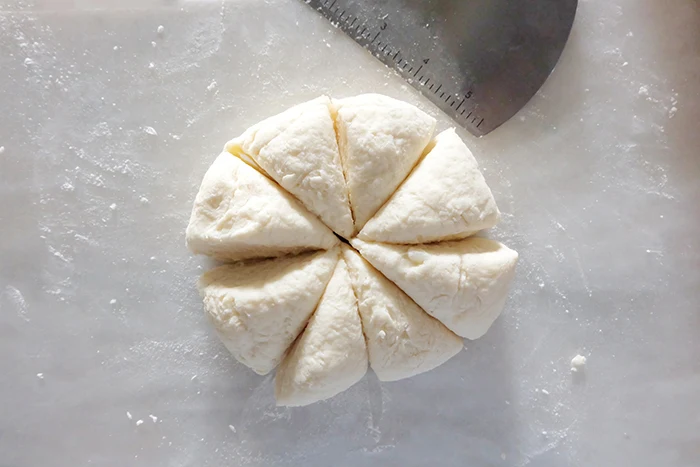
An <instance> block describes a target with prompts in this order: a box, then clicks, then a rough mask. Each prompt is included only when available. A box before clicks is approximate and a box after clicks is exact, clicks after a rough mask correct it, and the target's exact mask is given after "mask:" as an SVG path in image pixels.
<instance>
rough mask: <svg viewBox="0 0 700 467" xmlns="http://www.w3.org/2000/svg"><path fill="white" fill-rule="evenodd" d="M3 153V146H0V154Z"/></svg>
mask: <svg viewBox="0 0 700 467" xmlns="http://www.w3.org/2000/svg"><path fill="white" fill-rule="evenodd" d="M3 152H5V146H0V154H2V153H3Z"/></svg>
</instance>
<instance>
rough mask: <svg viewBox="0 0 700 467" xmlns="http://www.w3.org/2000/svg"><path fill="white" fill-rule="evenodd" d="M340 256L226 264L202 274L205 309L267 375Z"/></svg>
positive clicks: (226, 339) (229, 341) (247, 360)
mask: <svg viewBox="0 0 700 467" xmlns="http://www.w3.org/2000/svg"><path fill="white" fill-rule="evenodd" d="M231 157H233V156H231ZM338 256H339V249H337V248H334V249H332V250H330V251H324V252H317V253H306V254H304V255H301V256H292V257H284V258H277V259H268V260H261V261H254V262H250V263H238V264H231V265H224V266H220V267H218V268H215V269H212V270H211V271H208V272H206V273H204V274H203V275H202V277H201V278H200V280H199V284H198V287H199V292H200V294H201V295H202V298H203V299H204V309H205V310H206V313H207V315H208V316H209V318H210V320H211V322H212V323H213V324H214V327H215V328H216V332H217V334H218V335H219V338H220V339H221V341H222V342H223V343H224V345H225V346H226V348H227V349H228V350H229V351H230V352H231V353H232V354H233V356H234V357H236V359H237V360H238V361H239V362H241V363H243V364H244V365H246V366H248V367H250V368H252V369H253V371H255V372H256V373H258V374H261V375H264V374H266V373H269V372H270V371H271V370H273V369H274V368H275V367H276V366H277V364H278V363H279V362H280V360H282V357H283V356H284V352H285V351H286V350H287V348H289V346H290V345H291V344H292V342H294V339H296V337H297V336H298V335H299V333H300V332H301V330H302V329H303V328H304V325H306V322H307V321H308V319H309V316H311V313H313V311H314V309H316V306H317V305H318V302H319V300H320V298H321V295H322V294H323V291H324V290H325V288H326V284H328V281H329V280H330V278H331V275H332V274H333V270H334V269H335V264H336V263H337V261H338Z"/></svg>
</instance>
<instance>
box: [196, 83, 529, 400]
mask: <svg viewBox="0 0 700 467" xmlns="http://www.w3.org/2000/svg"><path fill="white" fill-rule="evenodd" d="M434 130H435V119H433V118H432V117H430V116H429V115H427V114H426V113H424V112H423V111H421V110H419V109H417V108H416V107H414V106H412V105H409V104H407V103H405V102H401V101H397V100H395V99H392V98H389V97H386V96H382V95H378V94H364V95H360V96H355V97H349V98H344V99H330V98H328V97H325V96H323V97H319V98H317V99H314V100H312V101H309V102H306V103H303V104H300V105H297V106H295V107H292V108H291V109H289V110H287V111H285V112H282V113H281V114H279V115H276V116H274V117H271V118H268V119H266V120H263V121H262V122H260V123H258V124H257V125H254V126H252V127H251V128H250V129H248V130H247V131H245V132H244V133H243V134H242V135H241V136H239V137H237V138H234V139H232V140H231V141H229V143H227V144H226V147H225V148H224V152H223V153H222V154H221V155H219V157H218V158H217V159H216V160H215V161H214V163H213V164H212V166H211V167H210V168H209V170H208V171H207V173H206V174H205V176H204V179H203V181H202V185H201V187H200V189H199V192H198V193H197V196H196V197H195V201H194V206H193V209H192V215H191V217H190V223H189V225H188V227H187V232H186V240H187V246H188V247H189V248H190V250H191V251H192V252H194V253H199V254H204V255H208V256H211V257H214V258H216V259H218V260H220V261H224V262H226V263H228V264H224V265H222V266H219V267H217V268H214V269H212V270H210V271H208V272H206V273H205V274H204V275H203V276H202V277H201V278H200V281H199V290H200V293H201V295H202V297H203V300H204V309H205V311H206V314H207V316H208V317H209V320H210V321H211V322H212V323H213V325H214V328H215V330H216V333H217V334H218V336H219V338H220V339H221V341H222V342H223V343H224V345H225V346H226V348H227V349H228V350H229V351H230V352H231V354H233V356H234V357H235V358H236V359H237V360H238V361H239V362H241V363H243V364H244V365H246V366H248V367H249V368H251V369H252V370H253V371H255V372H257V373H259V374H267V373H269V372H271V371H272V370H274V369H275V368H277V374H276V381H275V397H276V399H277V403H278V404H279V405H287V406H302V405H308V404H311V403H314V402H317V401H320V400H323V399H328V398H330V397H333V396H335V395H336V394H338V393H340V392H342V391H344V390H346V389H348V388H349V387H351V386H352V385H353V384H355V383H356V382H357V381H359V380H360V379H362V377H363V376H364V374H365V373H366V371H367V369H368V368H372V370H373V371H374V372H375V373H376V375H377V377H378V378H379V379H380V380H381V381H395V380H399V379H403V378H407V377H410V376H413V375H416V374H419V373H423V372H426V371H429V370H431V369H433V368H435V367H437V366H439V365H441V364H443V363H444V362H446V361H447V360H449V359H450V358H452V357H453V356H454V355H456V354H457V353H459V351H460V350H461V349H462V348H463V342H462V339H461V337H466V338H469V339H476V338H478V337H480V336H482V335H483V334H484V333H485V332H486V331H487V330H488V328H489V327H490V326H491V324H492V323H493V321H494V320H495V319H496V318H497V317H498V315H499V314H500V313H501V311H502V309H503V307H504V305H505V302H506V298H507V295H508V288H509V286H510V283H511V282H512V280H513V277H514V274H515V265H516V263H517V260H518V254H517V253H516V252H515V251H513V250H511V249H510V248H508V247H506V246H505V245H502V244H501V243H499V242H496V241H493V240H489V239H486V238H481V237H473V236H472V235H473V234H475V233H477V232H479V231H482V230H484V229H488V228H490V227H492V226H494V225H495V224H496V223H497V222H498V219H499V217H500V212H499V210H498V207H497V206H496V202H495V200H494V199H493V195H492V193H491V190H490V189H489V187H488V185H487V184H486V180H485V179H484V177H483V175H482V174H481V172H480V171H479V167H478V164H477V162H476V160H475V159H474V157H473V156H472V154H471V152H470V151H469V149H468V148H467V147H466V146H465V144H464V143H463V142H462V141H461V140H460V138H459V137H458V136H457V134H456V133H455V131H454V129H448V130H446V131H443V132H442V133H440V134H438V135H437V136H434V134H433V133H434ZM339 238H344V239H346V240H348V241H349V243H350V245H352V246H349V245H347V244H341V243H340V241H339Z"/></svg>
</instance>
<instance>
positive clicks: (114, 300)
mask: <svg viewBox="0 0 700 467" xmlns="http://www.w3.org/2000/svg"><path fill="white" fill-rule="evenodd" d="M109 304H110V305H116V304H117V299H116V298H113V299H111V300H110V301H109Z"/></svg>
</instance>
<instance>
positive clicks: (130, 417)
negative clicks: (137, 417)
mask: <svg viewBox="0 0 700 467" xmlns="http://www.w3.org/2000/svg"><path fill="white" fill-rule="evenodd" d="M126 418H128V419H129V420H131V419H132V418H134V417H132V416H131V412H129V411H128V410H127V411H126Z"/></svg>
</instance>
